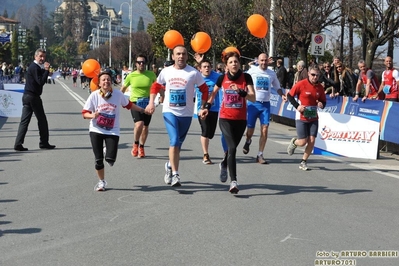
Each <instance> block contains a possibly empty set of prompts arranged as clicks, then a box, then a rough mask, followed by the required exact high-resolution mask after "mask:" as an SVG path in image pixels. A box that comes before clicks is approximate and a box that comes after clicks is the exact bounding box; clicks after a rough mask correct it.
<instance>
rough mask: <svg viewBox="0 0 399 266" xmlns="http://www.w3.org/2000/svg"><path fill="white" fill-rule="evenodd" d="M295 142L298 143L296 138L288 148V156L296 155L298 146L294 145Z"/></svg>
mask: <svg viewBox="0 0 399 266" xmlns="http://www.w3.org/2000/svg"><path fill="white" fill-rule="evenodd" d="M295 141H296V138H292V139H291V141H290V145H288V147H287V153H288V155H293V154H294V152H295V149H296V147H297V146H296V145H295V144H294V143H295Z"/></svg>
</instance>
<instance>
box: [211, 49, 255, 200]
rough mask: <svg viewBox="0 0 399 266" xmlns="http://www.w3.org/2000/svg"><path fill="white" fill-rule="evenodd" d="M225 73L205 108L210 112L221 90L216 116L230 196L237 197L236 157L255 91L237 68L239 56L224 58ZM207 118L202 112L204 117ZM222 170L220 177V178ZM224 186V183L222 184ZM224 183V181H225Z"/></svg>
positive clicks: (248, 77) (246, 76)
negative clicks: (248, 106) (220, 101)
mask: <svg viewBox="0 0 399 266" xmlns="http://www.w3.org/2000/svg"><path fill="white" fill-rule="evenodd" d="M224 62H225V63H226V66H227V73H225V74H224V75H221V76H220V77H219V79H218V80H217V82H216V85H215V88H214V89H213V92H212V94H211V96H210V98H209V100H208V102H207V104H206V105H205V107H206V109H207V110H210V108H211V106H212V103H213V101H214V100H215V98H216V95H217V94H218V91H219V90H220V89H222V90H223V100H222V105H221V108H220V114H219V117H220V118H219V127H220V130H221V131H222V134H223V137H224V138H225V140H226V143H227V147H228V152H227V166H226V167H228V169H229V174H230V178H231V183H230V189H229V191H230V193H233V194H236V193H238V191H239V189H238V184H237V163H236V153H237V147H238V145H239V144H240V141H241V138H242V135H243V134H244V131H245V128H246V126H247V120H246V119H247V104H246V100H249V101H255V91H254V88H253V82H252V78H251V75H249V74H247V73H243V72H242V70H241V67H240V55H239V54H238V53H236V52H229V53H227V54H226V55H225V56H224ZM207 114H208V112H207V111H205V112H204V114H203V116H206V115H207ZM222 169H223V168H222V167H221V177H222V174H223V172H222ZM221 181H222V182H223V180H221ZM224 181H226V180H224Z"/></svg>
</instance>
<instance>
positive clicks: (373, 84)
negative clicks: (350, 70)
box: [359, 69, 384, 100]
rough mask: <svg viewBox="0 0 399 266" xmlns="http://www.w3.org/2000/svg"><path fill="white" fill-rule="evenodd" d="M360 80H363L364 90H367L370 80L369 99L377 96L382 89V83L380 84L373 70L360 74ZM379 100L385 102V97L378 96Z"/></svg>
mask: <svg viewBox="0 0 399 266" xmlns="http://www.w3.org/2000/svg"><path fill="white" fill-rule="evenodd" d="M359 79H361V80H362V82H363V85H364V88H366V84H367V79H370V90H369V95H368V96H367V98H369V99H371V98H374V97H375V96H377V92H378V89H379V88H380V83H379V82H378V79H377V76H376V75H374V72H373V71H372V70H371V69H367V70H366V72H364V73H363V72H360V76H359ZM377 99H379V100H384V95H383V94H381V95H378V97H377Z"/></svg>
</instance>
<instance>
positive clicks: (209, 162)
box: [202, 153, 213, 164]
mask: <svg viewBox="0 0 399 266" xmlns="http://www.w3.org/2000/svg"><path fill="white" fill-rule="evenodd" d="M202 163H203V164H213V163H212V161H211V159H210V158H209V154H208V153H207V154H205V155H204V159H203V160H202Z"/></svg>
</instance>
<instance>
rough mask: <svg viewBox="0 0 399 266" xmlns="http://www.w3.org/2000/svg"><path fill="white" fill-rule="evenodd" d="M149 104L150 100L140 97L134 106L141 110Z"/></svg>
mask: <svg viewBox="0 0 399 266" xmlns="http://www.w3.org/2000/svg"><path fill="white" fill-rule="evenodd" d="M149 102H150V98H148V97H142V98H138V99H137V101H136V105H138V106H139V107H141V108H146V106H147V105H148V103H149Z"/></svg>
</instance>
